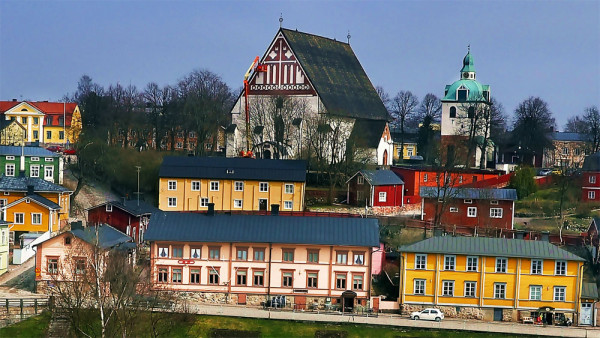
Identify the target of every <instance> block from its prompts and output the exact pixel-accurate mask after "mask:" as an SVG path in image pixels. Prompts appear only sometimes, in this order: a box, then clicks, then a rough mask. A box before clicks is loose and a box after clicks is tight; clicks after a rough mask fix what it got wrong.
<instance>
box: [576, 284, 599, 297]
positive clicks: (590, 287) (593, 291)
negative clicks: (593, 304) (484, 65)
mask: <svg viewBox="0 0 600 338" xmlns="http://www.w3.org/2000/svg"><path fill="white" fill-rule="evenodd" d="M581 298H586V299H600V297H598V286H597V285H596V283H582V285H581Z"/></svg>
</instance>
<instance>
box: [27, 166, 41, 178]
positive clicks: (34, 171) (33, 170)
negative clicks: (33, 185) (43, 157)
mask: <svg viewBox="0 0 600 338" xmlns="http://www.w3.org/2000/svg"><path fill="white" fill-rule="evenodd" d="M29 176H30V177H40V166H39V165H32V166H30V167H29Z"/></svg>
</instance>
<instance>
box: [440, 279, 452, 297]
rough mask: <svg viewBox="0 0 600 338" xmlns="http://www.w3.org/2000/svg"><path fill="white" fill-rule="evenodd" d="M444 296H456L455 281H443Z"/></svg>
mask: <svg viewBox="0 0 600 338" xmlns="http://www.w3.org/2000/svg"><path fill="white" fill-rule="evenodd" d="M442 297H454V281H453V280H445V281H442Z"/></svg>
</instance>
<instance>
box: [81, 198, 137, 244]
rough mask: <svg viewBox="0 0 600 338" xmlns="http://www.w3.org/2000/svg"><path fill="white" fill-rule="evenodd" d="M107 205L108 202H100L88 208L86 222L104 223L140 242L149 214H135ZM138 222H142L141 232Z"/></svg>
mask: <svg viewBox="0 0 600 338" xmlns="http://www.w3.org/2000/svg"><path fill="white" fill-rule="evenodd" d="M109 205H110V204H102V205H99V206H97V207H94V208H91V209H89V210H88V223H90V224H99V223H106V224H108V225H110V226H112V227H113V228H115V229H118V230H119V231H121V232H123V233H124V234H127V235H129V236H131V237H132V238H133V239H134V241H135V242H136V243H141V242H142V241H143V233H145V232H146V230H147V226H148V221H149V215H142V216H135V215H132V214H130V213H129V212H127V211H125V210H122V209H120V208H118V207H116V206H112V205H111V206H112V208H107V206H109ZM109 210H110V211H109ZM140 222H141V223H142V224H143V226H142V230H141V233H140ZM140 235H141V236H140Z"/></svg>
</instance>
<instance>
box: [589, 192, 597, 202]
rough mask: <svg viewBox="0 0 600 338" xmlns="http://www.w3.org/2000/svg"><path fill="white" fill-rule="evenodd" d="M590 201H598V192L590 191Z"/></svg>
mask: <svg viewBox="0 0 600 338" xmlns="http://www.w3.org/2000/svg"><path fill="white" fill-rule="evenodd" d="M588 199H589V200H595V199H596V192H595V191H594V190H590V191H588Z"/></svg>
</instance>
